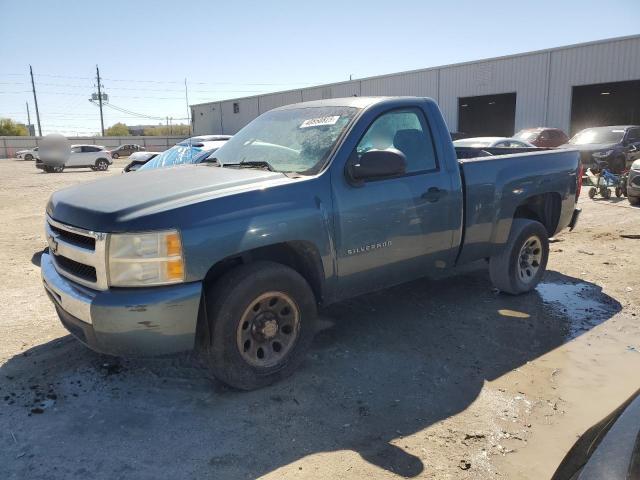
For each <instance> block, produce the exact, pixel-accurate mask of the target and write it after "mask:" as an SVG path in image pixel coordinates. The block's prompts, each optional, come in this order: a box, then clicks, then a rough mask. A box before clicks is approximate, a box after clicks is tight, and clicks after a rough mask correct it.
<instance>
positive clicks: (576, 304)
mask: <svg viewBox="0 0 640 480" xmlns="http://www.w3.org/2000/svg"><path fill="white" fill-rule="evenodd" d="M536 291H537V292H538V294H539V295H540V297H541V298H542V301H543V302H544V303H546V304H548V305H549V306H550V307H551V308H552V309H553V310H555V312H556V313H557V314H559V315H561V316H563V317H564V318H565V319H566V322H567V337H568V339H571V338H575V337H576V336H578V335H580V334H581V333H583V332H585V331H588V330H590V329H591V328H593V327H594V326H596V325H598V324H600V323H601V322H603V321H605V320H607V319H608V318H609V317H610V316H611V314H612V313H614V312H615V311H616V309H615V308H614V307H613V305H611V302H610V299H609V297H607V296H606V295H604V294H603V293H602V291H601V289H600V287H598V286H597V285H593V284H590V283H584V282H579V283H554V282H542V283H540V284H539V285H538V286H537V287H536ZM608 300H609V301H608Z"/></svg>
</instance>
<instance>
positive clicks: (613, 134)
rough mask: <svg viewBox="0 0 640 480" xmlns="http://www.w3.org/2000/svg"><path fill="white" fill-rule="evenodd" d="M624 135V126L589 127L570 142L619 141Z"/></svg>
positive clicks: (579, 143)
mask: <svg viewBox="0 0 640 480" xmlns="http://www.w3.org/2000/svg"><path fill="white" fill-rule="evenodd" d="M623 137H624V130H623V129H622V128H611V127H601V128H587V129H585V130H582V131H581V132H578V133H577V134H576V135H575V136H574V137H573V138H572V139H571V140H569V143H570V144H572V145H586V144H589V143H619V142H621V141H622V138H623Z"/></svg>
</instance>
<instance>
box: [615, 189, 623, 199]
mask: <svg viewBox="0 0 640 480" xmlns="http://www.w3.org/2000/svg"><path fill="white" fill-rule="evenodd" d="M621 196H622V187H616V197H618V198H620V197H621Z"/></svg>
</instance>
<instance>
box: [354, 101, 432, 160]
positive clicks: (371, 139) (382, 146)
mask: <svg viewBox="0 0 640 480" xmlns="http://www.w3.org/2000/svg"><path fill="white" fill-rule="evenodd" d="M389 148H395V149H397V150H400V151H401V152H402V153H404V155H405V157H406V159H407V169H406V173H416V172H425V171H431V170H437V168H438V163H437V160H436V154H435V149H434V147H433V141H432V139H431V132H430V131H429V128H428V126H427V124H426V121H425V119H424V116H423V115H422V112H420V111H419V110H418V109H413V108H412V109H403V110H394V111H392V112H389V113H385V114H383V115H381V116H379V117H378V118H377V119H375V120H374V121H373V123H372V124H371V126H370V127H369V129H368V130H367V132H366V133H365V134H364V136H363V137H362V139H361V140H360V143H358V146H357V147H356V153H357V155H358V157H360V156H361V155H362V154H363V153H365V152H367V151H369V150H386V149H389Z"/></svg>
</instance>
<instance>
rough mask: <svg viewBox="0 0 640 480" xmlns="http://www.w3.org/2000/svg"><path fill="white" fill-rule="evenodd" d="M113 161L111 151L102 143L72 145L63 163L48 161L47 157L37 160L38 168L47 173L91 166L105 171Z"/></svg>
mask: <svg viewBox="0 0 640 480" xmlns="http://www.w3.org/2000/svg"><path fill="white" fill-rule="evenodd" d="M112 163H113V159H112V158H111V153H110V152H109V151H108V150H106V149H105V148H104V147H103V146H101V145H71V151H70V153H69V157H68V158H67V160H66V161H65V162H64V164H63V165H61V164H60V163H58V162H52V161H47V159H46V158H38V159H37V160H36V168H39V169H41V170H44V171H45V172H46V173H60V172H62V171H63V170H64V169H65V168H90V169H91V170H99V171H105V170H107V169H108V168H109V165H111V164H112Z"/></svg>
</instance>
